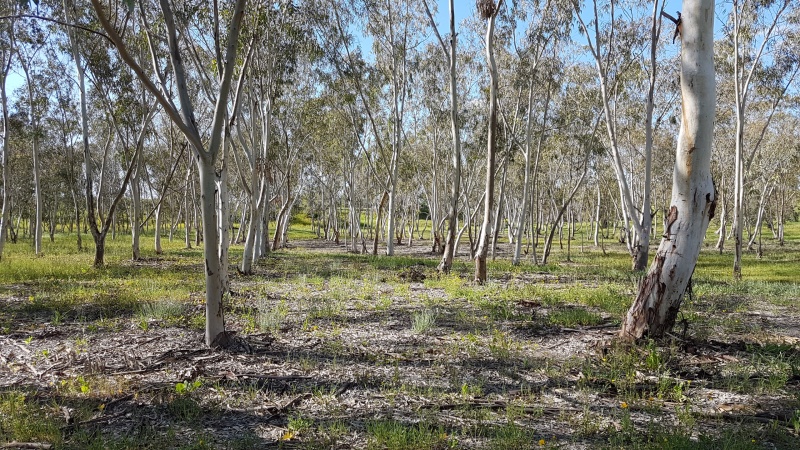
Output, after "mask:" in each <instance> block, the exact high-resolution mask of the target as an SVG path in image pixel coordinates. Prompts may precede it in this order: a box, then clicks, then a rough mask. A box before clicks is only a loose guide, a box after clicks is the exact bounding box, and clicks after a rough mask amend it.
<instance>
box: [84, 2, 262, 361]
mask: <svg viewBox="0 0 800 450" xmlns="http://www.w3.org/2000/svg"><path fill="white" fill-rule="evenodd" d="M143 2H144V0H142V1H141V2H140V5H142V6H143ZM246 4H247V1H246V0H236V1H235V3H234V4H233V5H232V6H231V8H230V10H228V11H225V14H224V16H225V17H229V18H230V19H229V20H230V21H229V23H228V29H227V36H226V37H225V39H224V41H223V37H222V30H223V28H222V24H220V23H219V21H218V18H219V16H217V15H214V17H213V19H214V20H213V26H212V30H211V31H212V34H213V41H214V43H215V44H214V48H215V49H219V51H218V52H217V54H216V55H215V56H216V58H215V61H216V64H217V65H219V66H220V67H221V76H220V77H219V78H220V80H219V83H218V85H217V86H216V89H215V91H214V94H215V95H214V97H215V102H214V107H213V114H212V116H211V117H210V118H204V119H206V120H205V121H204V123H205V124H210V126H209V130H210V131H209V135H208V142H207V143H206V142H204V139H203V136H202V135H201V132H200V130H201V125H200V124H199V123H198V121H197V118H196V117H195V110H196V109H197V107H196V105H197V99H193V98H192V95H191V94H192V93H191V92H190V90H189V85H188V81H189V80H188V78H187V71H186V66H185V64H184V61H186V60H188V59H189V58H190V57H189V56H188V54H187V52H189V51H192V49H191V48H188V47H187V46H186V42H185V41H183V42H182V41H181V40H180V39H179V38H178V33H179V31H178V24H177V22H176V15H175V12H174V9H173V6H172V5H171V4H170V2H169V1H168V0H159V2H158V5H159V7H160V11H161V12H160V14H159V16H160V19H159V20H158V24H156V21H155V20H153V17H148V16H149V15H150V14H152V13H151V8H149V6H150V4H149V3H148V8H145V7H142V8H140V10H141V14H140V15H139V17H138V19H139V20H141V21H142V30H144V31H145V33H146V38H147V42H148V45H149V48H150V49H151V52H150V53H151V58H150V59H151V60H150V61H147V62H145V61H144V58H142V59H141V60H137V58H136V57H135V56H134V55H133V54H132V53H131V52H130V51H129V49H128V47H129V44H128V42H127V41H126V39H124V38H123V37H122V35H120V31H119V30H118V29H117V27H116V26H115V25H114V23H112V21H111V20H112V19H110V17H112V18H120V19H121V18H123V17H125V16H126V15H127V14H128V12H127V10H126V9H125V8H124V7H123V6H122V5H117V6H113V7H112V8H111V9H110V10H109V9H108V8H106V7H105V6H104V5H103V4H102V2H101V0H92V7H93V10H94V12H95V14H96V15H97V18H98V20H99V22H100V24H101V26H102V28H103V30H104V31H105V33H106V34H107V35H108V37H109V39H110V40H111V41H112V42H113V43H114V46H115V49H116V52H117V53H118V55H119V57H120V59H121V60H122V61H124V63H125V64H127V65H128V66H129V67H130V68H131V69H132V70H133V71H134V73H135V74H136V76H137V77H138V78H139V79H140V80H141V81H142V83H143V84H144V86H145V88H146V89H147V90H148V91H149V92H150V93H151V94H152V95H153V96H154V97H155V98H156V100H157V101H158V103H159V104H160V106H161V108H163V110H164V111H165V113H166V114H167V115H168V116H169V117H170V119H171V120H172V121H173V122H174V123H175V124H176V125H177V126H178V128H180V130H181V132H182V133H183V134H184V136H186V139H187V140H188V141H189V143H190V145H191V147H192V150H193V151H194V154H195V158H196V161H197V171H198V174H199V178H200V198H201V201H200V203H201V209H202V216H203V241H204V245H205V247H204V259H205V264H204V265H205V268H204V274H205V278H206V331H205V342H206V344H207V345H210V346H215V345H221V346H225V345H227V344H228V343H229V337H228V334H227V333H226V332H225V323H224V319H223V305H222V296H223V289H224V286H223V284H222V281H223V280H222V277H221V275H222V273H221V272H222V268H221V264H220V258H219V253H218V247H219V246H218V243H219V233H218V229H217V217H216V214H217V209H216V204H215V200H216V192H215V191H216V173H215V164H216V161H217V157H218V156H219V154H220V151H221V148H222V140H223V135H222V134H223V128H224V126H225V123H226V121H227V119H228V117H227V108H228V102H229V99H230V94H231V90H232V89H231V85H232V81H233V77H234V73H235V71H236V67H237V65H238V62H239V60H238V59H237V55H238V50H239V47H240V42H239V33H240V29H241V25H242V21H243V18H244V15H245V9H246ZM213 6H214V7H215V10H216V8H218V6H219V5H218V2H217V1H214V2H213ZM161 19H163V22H161ZM156 30H158V31H160V32H154V31H156ZM204 31H207V30H200V29H194V30H187V29H183V30H181V35H182V36H197V35H200V34H203V32H204ZM162 33H163V34H162ZM156 39H159V41H156ZM187 39H188V37H187ZM164 40H165V41H166V45H167V48H168V53H169V62H170V66H171V67H172V77H173V80H172V82H173V85H174V86H173V89H169V88H168V87H167V85H166V81H165V78H164V76H163V74H162V73H161V67H163V63H159V62H158V60H157V59H158V58H157V57H158V54H157V53H156V52H155V51H154V50H153V49H154V48H155V47H156V46H161V45H163V44H164ZM223 45H224V46H225V53H224V58H223V53H222V50H221V49H222V46H223ZM146 64H152V66H153V72H154V73H155V75H156V80H154V79H153V78H152V77H151V75H149V74H148V73H147V72H146V71H145V69H144V65H146ZM172 93H174V95H176V96H177V101H178V103H179V104H180V108H178V106H176V104H175V102H174V100H173V98H172V95H171V94H172Z"/></svg>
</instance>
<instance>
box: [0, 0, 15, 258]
mask: <svg viewBox="0 0 800 450" xmlns="http://www.w3.org/2000/svg"><path fill="white" fill-rule="evenodd" d="M0 5H2V10H0V11H1V12H0V13H2V14H4V15H8V16H13V15H14V13H15V12H16V10H17V8H18V2H16V1H13V0H10V1H4V2H2V3H1V4H0ZM15 27H16V20H15V19H13V18H9V19H6V20H3V21H0V108H2V114H3V133H2V135H0V139H2V148H1V149H0V150H2V152H3V156H2V160H0V164H2V166H3V171H2V174H3V175H2V177H3V196H2V202H3V207H2V208H3V209H2V212H0V260H2V258H3V250H4V248H5V244H6V238H7V236H8V234H9V232H8V228H9V221H10V219H11V205H10V202H11V195H10V191H11V166H10V162H11V161H10V158H9V153H10V152H11V145H10V142H9V141H10V138H11V132H10V129H9V109H8V108H9V107H8V94H7V93H6V88H7V82H8V76H9V74H10V73H11V68H12V63H13V61H14V59H13V58H14V51H15V48H16V33H15Z"/></svg>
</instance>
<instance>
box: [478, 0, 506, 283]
mask: <svg viewBox="0 0 800 450" xmlns="http://www.w3.org/2000/svg"><path fill="white" fill-rule="evenodd" d="M490 3H492V7H493V12H491V13H490V14H489V16H488V17H484V18H485V19H486V22H487V24H486V61H487V63H488V68H489V80H490V81H489V135H488V137H487V139H486V141H487V144H486V189H485V200H484V209H483V223H482V224H481V230H480V237H479V238H478V250H477V252H476V256H475V282H477V283H481V284H482V283H484V282H486V276H487V275H486V256H487V254H488V250H489V247H488V246H489V244H490V243H489V241H488V238H489V236H488V234H489V227H490V224H491V215H492V206H493V204H494V166H495V153H496V147H497V84H498V83H497V76H498V75H497V64H496V63H495V59H494V28H495V19H496V18H497V13H498V12H499V11H500V7H501V6H502V4H503V0H500V1H499V2H498V4H497V6H496V7H495V6H494V1H491V2H490Z"/></svg>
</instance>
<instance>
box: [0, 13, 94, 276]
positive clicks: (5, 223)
mask: <svg viewBox="0 0 800 450" xmlns="http://www.w3.org/2000/svg"><path fill="white" fill-rule="evenodd" d="M8 33H9V34H8V35H9V37H10V38H11V42H13V36H14V33H13V22H12V23H11V24H9V31H8ZM11 54H12V53H11V48H7V49H2V50H0V55H2V56H3V59H2V61H0V64H2V67H0V107H2V108H3V111H2V113H3V159H2V165H3V209H2V212H1V213H0V260H2V259H3V251H4V249H5V245H6V238H7V236H8V234H9V230H8V229H9V225H10V224H9V220H11V205H10V201H11V192H10V191H11V166H10V165H9V161H10V159H9V157H8V154H9V152H10V151H11V145H10V144H9V139H10V137H11V133H10V131H9V129H8V125H9V123H8V97H7V96H6V77H7V75H8V72H9V69H10V68H11ZM78 226H80V222H78ZM79 235H80V233H79Z"/></svg>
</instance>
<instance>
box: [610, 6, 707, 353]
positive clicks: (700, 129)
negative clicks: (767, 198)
mask: <svg viewBox="0 0 800 450" xmlns="http://www.w3.org/2000/svg"><path fill="white" fill-rule="evenodd" d="M681 28H682V30H681V32H682V36H681V43H682V50H681V77H680V80H681V95H682V100H683V101H682V105H683V111H682V120H681V128H680V133H679V135H678V149H677V154H676V161H675V170H674V172H673V179H672V206H671V207H670V210H669V214H668V221H667V229H666V232H665V233H664V237H663V239H662V240H661V245H660V246H659V248H658V251H657V252H656V256H655V259H654V260H653V264H652V265H651V266H650V270H649V272H648V274H647V276H646V277H645V278H644V280H642V283H641V285H640V286H639V293H638V295H637V296H636V299H635V301H634V302H633V305H632V306H631V308H630V310H629V311H628V313H627V315H626V316H625V319H624V321H623V324H622V330H621V331H620V334H621V336H622V337H623V338H627V339H631V340H636V339H639V338H641V337H642V336H644V335H648V336H651V337H660V336H663V335H664V333H666V332H668V331H670V330H671V329H672V326H673V325H674V324H675V319H676V317H677V315H678V310H679V308H680V305H681V301H682V300H683V295H684V292H685V291H686V286H687V285H688V283H689V280H690V279H691V277H692V274H693V272H694V268H695V265H696V264H697V258H698V256H699V254H700V248H701V246H702V243H703V238H704V237H705V233H706V229H707V228H708V224H709V222H710V220H711V218H712V217H713V216H714V209H715V208H716V205H717V197H716V191H715V188H714V182H713V180H712V178H711V142H712V139H713V135H714V133H713V131H714V111H715V106H716V105H715V102H716V93H715V89H716V86H715V79H714V0H684V2H683V17H682V24H681Z"/></svg>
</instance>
